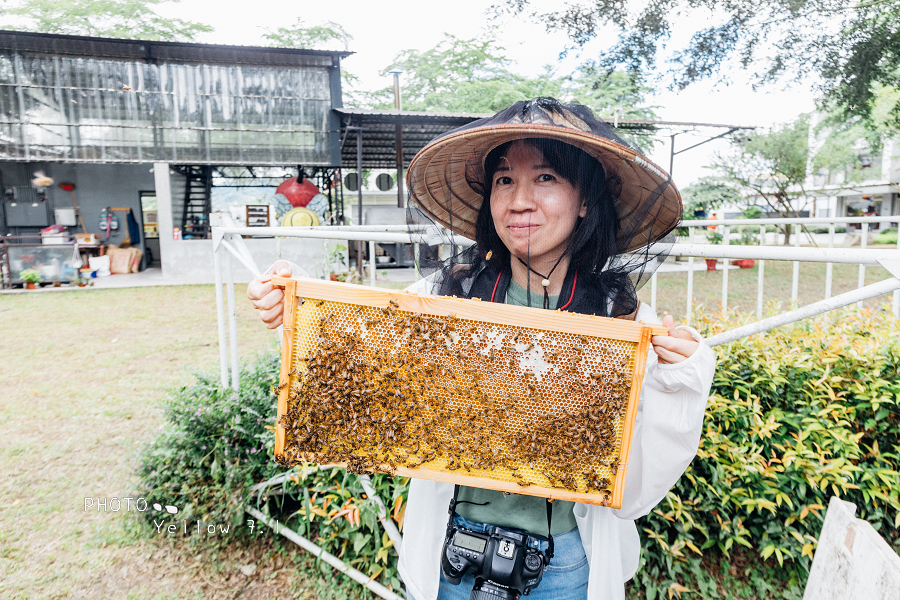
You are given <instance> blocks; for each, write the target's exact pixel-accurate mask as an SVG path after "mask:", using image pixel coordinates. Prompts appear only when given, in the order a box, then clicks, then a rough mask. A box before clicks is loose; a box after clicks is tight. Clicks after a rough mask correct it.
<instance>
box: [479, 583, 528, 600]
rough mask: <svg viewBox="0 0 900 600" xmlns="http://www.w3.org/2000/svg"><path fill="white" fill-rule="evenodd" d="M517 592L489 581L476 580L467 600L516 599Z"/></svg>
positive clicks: (517, 596)
mask: <svg viewBox="0 0 900 600" xmlns="http://www.w3.org/2000/svg"><path fill="white" fill-rule="evenodd" d="M518 598H519V592H517V591H516V590H512V589H509V588H505V587H500V586H499V585H495V584H493V583H491V582H490V581H484V580H476V581H475V587H473V588H472V595H471V596H469V600H518Z"/></svg>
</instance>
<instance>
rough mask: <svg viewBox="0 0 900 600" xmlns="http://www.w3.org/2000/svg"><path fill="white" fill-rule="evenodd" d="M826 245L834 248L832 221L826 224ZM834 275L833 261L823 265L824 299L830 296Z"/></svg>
mask: <svg viewBox="0 0 900 600" xmlns="http://www.w3.org/2000/svg"><path fill="white" fill-rule="evenodd" d="M828 247H829V248H834V223H832V224H831V225H829V226H828ZM833 276H834V263H831V262H830V263H828V264H827V265H826V266H825V299H826V300H827V299H829V298H831V285H832V281H833V278H834V277H833Z"/></svg>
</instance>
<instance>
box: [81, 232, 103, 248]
mask: <svg viewBox="0 0 900 600" xmlns="http://www.w3.org/2000/svg"><path fill="white" fill-rule="evenodd" d="M75 241H76V242H77V243H78V244H79V245H81V246H97V245H99V244H100V235H99V234H97V233H76V234H75Z"/></svg>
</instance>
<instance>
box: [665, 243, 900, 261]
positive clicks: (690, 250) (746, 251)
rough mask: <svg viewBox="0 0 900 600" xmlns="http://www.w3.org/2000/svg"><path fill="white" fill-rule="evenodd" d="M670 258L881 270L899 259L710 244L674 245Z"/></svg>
mask: <svg viewBox="0 0 900 600" xmlns="http://www.w3.org/2000/svg"><path fill="white" fill-rule="evenodd" d="M669 254H670V255H671V256H697V257H700V258H730V259H737V258H753V259H756V260H789V261H793V260H799V261H802V262H823V263H827V262H836V263H844V264H854V265H857V264H864V265H868V266H878V259H879V258H890V257H893V256H897V251H896V250H857V249H855V248H791V247H789V248H785V247H783V246H737V245H730V246H728V247H725V246H712V245H710V244H675V245H673V246H672V249H671V250H669Z"/></svg>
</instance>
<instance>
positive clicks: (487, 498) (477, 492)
mask: <svg viewBox="0 0 900 600" xmlns="http://www.w3.org/2000/svg"><path fill="white" fill-rule="evenodd" d="M526 297H527V292H526V290H525V288H523V287H522V286H520V285H519V284H517V283H516V282H514V281H510V282H509V289H508V290H507V291H506V303H507V304H515V305H518V306H527V305H528V304H527V302H526ZM558 298H559V296H550V306H551V307H553V308H556V302H557V300H558ZM531 306H532V307H534V308H543V306H544V290H543V289H537V290H535V289H533V288H532V290H531ZM459 500H465V501H467V502H478V503H483V502H487V503H488V504H487V505H486V506H476V505H474V504H460V505H459V506H457V507H456V512H457V513H459V514H460V515H461V516H462V517H464V518H466V519H469V520H470V521H476V522H478V523H490V524H491V525H499V526H500V527H507V528H510V529H524V530H525V531H530V532H532V533H537V534H539V535H547V509H546V505H547V501H546V500H544V499H543V498H538V497H537V496H523V495H521V494H508V495H507V494H504V493H503V492H498V491H496V490H483V489H480V488H472V487H465V486H462V487H460V489H459ZM574 507H575V503H574V502H564V501H561V500H556V501H555V502H553V519H552V523H551V527H550V533H551V534H552V535H560V534H562V533H566V532H567V531H572V530H573V529H575V527H576V526H577V523H576V522H575V514H574V512H573V509H574Z"/></svg>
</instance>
